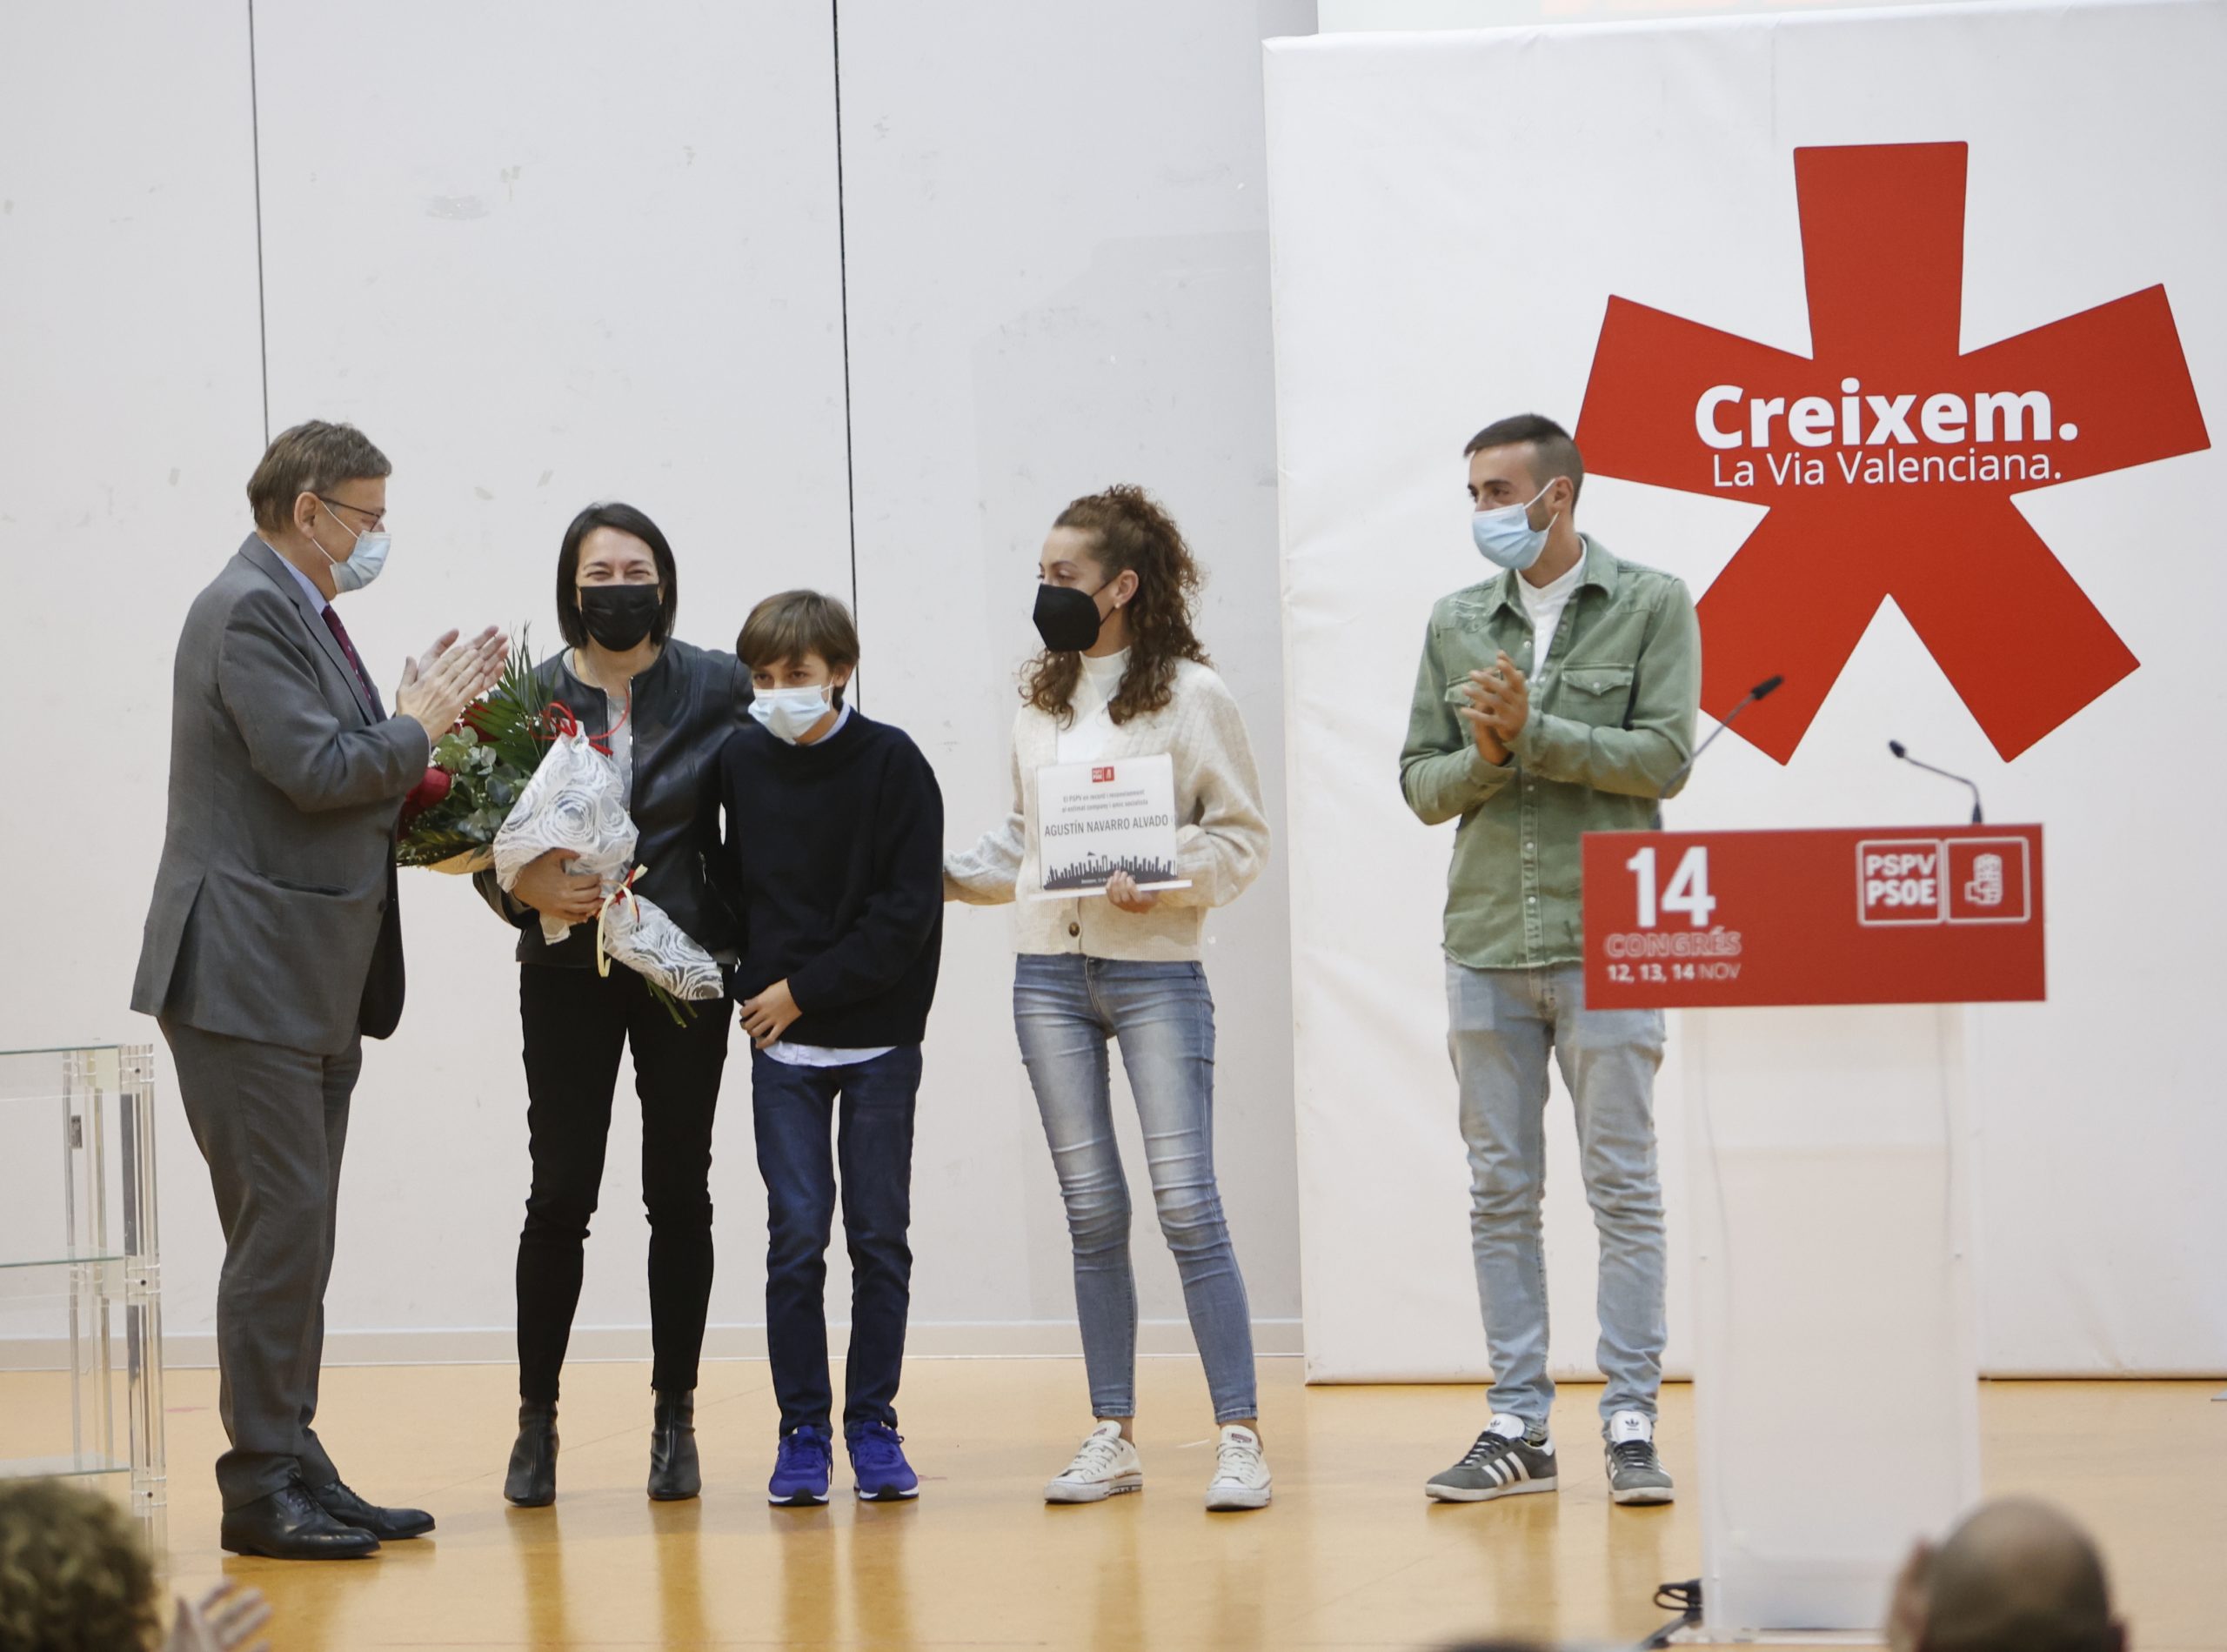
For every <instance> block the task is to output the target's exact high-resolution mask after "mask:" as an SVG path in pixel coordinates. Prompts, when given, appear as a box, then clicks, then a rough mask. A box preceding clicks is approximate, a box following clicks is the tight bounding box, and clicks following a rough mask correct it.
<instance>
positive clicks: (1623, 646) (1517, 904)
mask: <svg viewBox="0 0 2227 1652" xmlns="http://www.w3.org/2000/svg"><path fill="white" fill-rule="evenodd" d="M1584 543H1585V574H1584V578H1583V579H1582V581H1581V582H1580V584H1579V585H1578V588H1577V589H1576V590H1575V592H1571V593H1570V599H1569V605H1568V607H1566V608H1564V609H1563V610H1562V624H1561V629H1560V630H1559V631H1557V632H1555V642H1554V647H1553V649H1552V651H1551V652H1549V654H1548V668H1549V669H1548V674H1547V681H1546V685H1545V686H1544V688H1543V689H1542V687H1541V686H1540V685H1539V684H1538V683H1537V682H1536V681H1534V682H1533V683H1532V685H1531V715H1530V720H1529V721H1528V722H1527V723H1525V724H1524V726H1523V730H1522V732H1521V733H1520V734H1518V735H1517V736H1516V738H1515V743H1514V745H1513V746H1512V747H1511V749H1510V752H1509V758H1508V762H1506V763H1505V764H1499V765H1495V764H1491V763H1488V762H1486V761H1485V759H1484V757H1483V755H1482V754H1481V753H1480V752H1478V750H1477V747H1476V745H1475V742H1474V741H1473V740H1471V739H1470V738H1469V732H1468V725H1467V724H1466V723H1464V722H1463V721H1462V720H1461V719H1460V718H1459V717H1458V716H1456V715H1455V707H1454V704H1453V703H1452V695H1451V692H1450V691H1452V690H1453V689H1454V687H1455V685H1457V684H1460V683H1462V682H1465V681H1466V680H1468V674H1469V673H1470V672H1473V671H1481V670H1483V669H1485V668H1486V667H1487V666H1489V665H1491V664H1492V663H1493V659H1494V656H1495V654H1497V653H1499V652H1501V651H1505V652H1507V654H1508V658H1509V659H1513V660H1514V661H1515V663H1516V665H1518V666H1519V667H1521V669H1522V670H1523V671H1524V672H1526V673H1527V674H1529V673H1530V672H1531V660H1532V652H1531V647H1532V639H1531V617H1530V615H1529V614H1528V612H1526V611H1525V609H1524V606H1523V599H1522V598H1521V595H1519V594H1518V592H1517V591H1516V587H1515V582H1516V581H1517V580H1518V579H1521V577H1522V576H1521V575H1520V574H1516V573H1504V574H1501V575H1500V576H1499V577H1497V578H1495V579H1488V580H1487V581H1486V582H1485V583H1484V584H1482V585H1472V586H1470V587H1469V588H1468V590H1467V591H1457V592H1455V593H1454V594H1453V595H1452V596H1450V597H1446V598H1443V599H1441V600H1440V602H1439V604H1438V605H1437V606H1436V607H1435V608H1434V609H1433V610H1432V611H1431V616H1430V632H1429V634H1428V636H1427V637H1426V638H1425V639H1423V659H1422V667H1421V670H1420V671H1419V672H1417V673H1416V675H1415V699H1414V708H1413V709H1412V710H1411V711H1410V712H1408V744H1407V747H1406V749H1405V750H1404V751H1402V752H1401V753H1400V789H1401V792H1402V793H1405V794H1406V796H1407V799H1408V807H1409V808H1411V809H1413V810H1414V812H1415V815H1416V817H1417V818H1418V819H1421V821H1422V822H1423V824H1424V825H1426V826H1436V825H1438V824H1439V823H1440V822H1441V821H1442V820H1451V819H1456V818H1457V817H1458V818H1459V819H1460V820H1461V825H1460V826H1458V827H1456V828H1455V837H1454V864H1453V867H1452V870H1451V871H1450V873H1448V879H1447V892H1446V955H1447V956H1448V958H1451V959H1453V960H1455V962H1457V963H1461V964H1466V965H1468V966H1470V967H1471V968H1473V969H1525V968H1531V967H1535V966H1542V965H1547V964H1561V963H1569V962H1572V961H1574V960H1576V959H1577V958H1579V957H1580V956H1581V955H1582V933H1583V926H1582V906H1581V905H1580V891H1579V866H1580V861H1579V848H1578V844H1579V839H1582V837H1583V836H1584V835H1585V833H1588V832H1631V831H1644V830H1647V829H1648V828H1649V827H1652V826H1656V825H1657V824H1659V822H1660V819H1661V810H1660V805H1659V799H1661V798H1662V796H1664V795H1665V793H1664V792H1663V789H1662V788H1663V786H1664V785H1665V784H1666V783H1667V782H1668V781H1669V779H1670V778H1671V776H1672V775H1674V774H1675V773H1676V772H1677V771H1678V768H1679V766H1680V765H1682V764H1683V763H1684V762H1685V760H1686V759H1687V757H1688V755H1689V753H1690V752H1692V751H1693V747H1694V719H1695V714H1696V712H1697V711H1698V709H1699V700H1700V698H1701V679H1702V641H1701V628H1700V626H1699V625H1697V624H1696V623H1695V619H1694V604H1693V599H1692V598H1691V597H1689V596H1688V595H1687V594H1686V587H1685V585H1684V583H1683V582H1682V581H1681V580H1679V579H1674V578H1672V577H1671V576H1670V575H1669V574H1667V573H1661V572H1656V571H1655V569H1653V568H1645V567H1642V566H1641V565H1639V564H1637V563H1635V562H1622V561H1619V560H1618V559H1617V558H1615V557H1613V556H1610V555H1609V554H1608V547H1607V546H1606V545H1602V543H1601V542H1600V541H1599V540H1597V539H1595V538H1590V537H1589V536H1588V537H1586V538H1585V540H1584Z"/></svg>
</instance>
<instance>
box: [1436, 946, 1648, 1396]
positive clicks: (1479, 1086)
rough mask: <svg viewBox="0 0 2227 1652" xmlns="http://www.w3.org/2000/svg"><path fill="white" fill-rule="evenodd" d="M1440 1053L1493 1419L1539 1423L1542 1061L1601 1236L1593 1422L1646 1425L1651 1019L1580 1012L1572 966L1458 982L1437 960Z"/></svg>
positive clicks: (1543, 1268)
mask: <svg viewBox="0 0 2227 1652" xmlns="http://www.w3.org/2000/svg"><path fill="white" fill-rule="evenodd" d="M1446 996H1447V1007H1448V1019H1449V1020H1450V1022H1451V1031H1450V1033H1449V1034H1448V1047H1449V1049H1450V1050H1451V1052H1452V1053H1453V1057H1454V1072H1455V1076H1456V1077H1457V1078H1458V1079H1459V1080H1461V1134H1462V1137H1463V1139H1464V1140H1467V1141H1468V1145H1469V1174H1470V1195H1469V1196H1470V1215H1469V1228H1470V1246H1471V1249H1472V1250H1473V1252H1474V1253H1475V1259H1476V1264H1477V1295H1478V1298H1479V1300H1480V1301H1481V1303H1482V1305H1483V1308H1484V1316H1485V1342H1486V1345H1487V1347H1488V1349H1489V1350H1490V1352H1491V1354H1492V1361H1493V1379H1494V1380H1493V1389H1492V1408H1493V1409H1494V1410H1495V1412H1505V1413H1508V1415H1512V1416H1518V1417H1521V1418H1522V1419H1524V1421H1527V1422H1537V1423H1544V1422H1545V1421H1547V1415H1548V1410H1549V1409H1550V1408H1552V1407H1553V1405H1554V1401H1555V1385H1554V1382H1553V1381H1552V1380H1551V1379H1550V1378H1549V1377H1548V1375H1547V1258H1546V1249H1545V1246H1544V1244H1543V1242H1542V1237H1541V1230H1540V1221H1539V1212H1540V1201H1541V1198H1542V1194H1544V1193H1545V1191H1546V1182H1547V1119H1546V1115H1547V1060H1548V1054H1549V1053H1552V1055H1553V1056H1554V1058H1555V1060H1557V1061H1558V1062H1559V1063H1560V1064H1561V1066H1562V1081H1563V1082H1564V1083H1566V1084H1567V1085H1568V1087H1569V1091H1570V1095H1571V1097H1572V1098H1573V1100H1575V1104H1576V1112H1577V1142H1578V1154H1579V1164H1580V1166H1581V1167H1582V1173H1583V1174H1584V1177H1585V1195H1586V1198H1587V1199H1588V1201H1590V1202H1591V1204H1592V1206H1593V1221H1594V1226H1595V1227H1596V1228H1597V1229H1598V1230H1599V1231H1600V1235H1601V1285H1600V1304H1599V1309H1600V1318H1601V1344H1600V1349H1599V1354H1598V1357H1599V1360H1600V1364H1601V1370H1602V1374H1603V1375H1604V1376H1606V1377H1607V1378H1608V1390H1607V1392H1606V1393H1604V1394H1603V1395H1602V1397H1601V1415H1602V1416H1603V1417H1608V1416H1612V1415H1615V1413H1616V1412H1619V1411H1639V1412H1643V1413H1645V1414H1646V1415H1648V1416H1649V1417H1652V1416H1653V1415H1655V1390H1656V1388H1658V1387H1659V1386H1660V1384H1661V1382H1662V1343H1663V1340H1664V1337H1665V1335H1666V1334H1667V1332H1666V1328H1665V1326H1664V1323H1663V1309H1662V1281H1663V1272H1664V1267H1663V1246H1662V1181H1661V1178H1660V1176H1659V1175H1658V1174H1657V1172H1656V1169H1655V1069H1656V1068H1657V1067H1661V1066H1662V1011H1660V1010H1588V1008H1586V1007H1585V974H1584V970H1583V968H1582V966H1580V965H1577V964H1556V965H1553V966H1548V967H1547V968H1542V969H1470V968H1468V967H1467V966H1464V965H1461V964H1457V963H1455V962H1453V961H1452V960H1448V963H1447V966H1446Z"/></svg>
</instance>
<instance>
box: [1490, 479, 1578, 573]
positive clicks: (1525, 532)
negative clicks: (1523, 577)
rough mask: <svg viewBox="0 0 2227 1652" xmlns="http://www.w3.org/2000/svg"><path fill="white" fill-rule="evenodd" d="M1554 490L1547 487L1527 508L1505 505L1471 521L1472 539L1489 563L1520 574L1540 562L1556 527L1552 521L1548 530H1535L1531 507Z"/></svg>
mask: <svg viewBox="0 0 2227 1652" xmlns="http://www.w3.org/2000/svg"><path fill="white" fill-rule="evenodd" d="M1552 486H1554V484H1553V483H1552V482H1549V483H1548V484H1547V487H1542V488H1541V489H1540V490H1539V491H1538V492H1536V493H1535V494H1534V495H1532V497H1531V499H1530V501H1529V503H1528V504H1524V505H1501V506H1500V507H1499V508H1498V509H1497V510H1492V511H1479V512H1476V513H1475V515H1473V516H1472V517H1470V518H1469V534H1470V537H1471V538H1474V539H1475V540H1476V542H1477V549H1478V550H1480V551H1481V552H1484V557H1485V560H1486V561H1488V562H1489V563H1492V564H1493V565H1495V566H1496V567H1501V568H1513V569H1515V570H1516V571H1517V572H1521V571H1522V570H1524V569H1525V568H1528V567H1529V566H1530V565H1532V564H1533V563H1535V562H1536V561H1537V560H1538V559H1539V554H1540V552H1542V551H1544V550H1545V549H1546V548H1547V535H1548V533H1549V532H1552V530H1553V528H1554V525H1555V523H1554V518H1552V517H1549V518H1548V519H1547V525H1546V526H1545V527H1543V528H1535V527H1533V526H1532V525H1531V506H1532V505H1536V504H1538V502H1539V501H1540V500H1541V499H1543V498H1546V497H1547V488H1548V487H1552ZM1556 514H1557V515H1559V514H1560V512H1556Z"/></svg>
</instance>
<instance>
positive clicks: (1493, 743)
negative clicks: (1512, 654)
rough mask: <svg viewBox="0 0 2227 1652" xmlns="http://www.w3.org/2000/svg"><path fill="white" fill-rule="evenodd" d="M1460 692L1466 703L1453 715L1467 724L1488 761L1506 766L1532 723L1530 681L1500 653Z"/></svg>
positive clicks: (1474, 675) (1477, 672) (1470, 675)
mask: <svg viewBox="0 0 2227 1652" xmlns="http://www.w3.org/2000/svg"><path fill="white" fill-rule="evenodd" d="M1461 692H1462V693H1463V695H1464V696H1465V697H1466V698H1467V699H1468V702H1469V703H1468V706H1466V707H1457V708H1456V715H1458V716H1459V717H1460V718H1461V720H1462V721H1463V722H1465V723H1467V724H1468V726H1469V731H1470V733H1471V734H1472V736H1473V737H1474V738H1475V739H1476V742H1477V748H1478V750H1480V751H1481V752H1484V754H1485V758H1486V760H1487V761H1488V762H1493V763H1505V762H1506V761H1508V750H1509V748H1510V747H1512V746H1514V745H1515V738H1516V736H1517V735H1519V734H1521V733H1522V732H1523V726H1524V725H1525V724H1526V723H1528V722H1529V721H1530V720H1531V684H1530V681H1529V679H1527V678H1526V677H1525V676H1524V675H1523V672H1521V670H1520V669H1518V668H1517V666H1516V664H1515V661H1514V660H1512V659H1509V658H1508V656H1507V654H1506V653H1502V654H1501V655H1500V656H1499V657H1498V658H1497V659H1495V660H1494V662H1493V665H1492V666H1491V668H1490V669H1489V670H1487V671H1473V672H1470V673H1469V679H1468V682H1466V683H1464V684H1463V685H1462V689H1461Z"/></svg>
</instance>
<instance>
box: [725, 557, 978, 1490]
mask: <svg viewBox="0 0 2227 1652" xmlns="http://www.w3.org/2000/svg"><path fill="white" fill-rule="evenodd" d="M735 652H737V653H738V654H739V655H740V656H741V657H742V661H743V664H744V665H746V666H747V667H748V668H749V671H750V673H751V682H752V686H753V688H754V690H755V692H756V698H755V699H753V700H752V703H751V707H750V711H751V715H752V718H753V719H755V721H756V724H757V726H755V727H746V728H742V729H739V730H737V731H736V732H734V733H733V734H732V735H730V736H729V737H728V739H727V743H726V749H725V750H724V751H723V752H721V753H720V757H719V786H720V792H721V797H722V801H723V802H724V803H725V805H726V823H727V824H726V843H727V848H726V858H727V865H726V874H727V879H728V880H729V883H730V887H731V888H732V892H733V893H734V895H735V898H736V900H737V904H738V906H739V909H740V916H741V919H742V926H743V933H744V941H743V953H742V961H741V963H740V965H739V966H738V967H737V969H736V971H735V974H734V990H735V996H736V997H737V998H739V999H740V1000H742V1013H741V1019H742V1028H743V1031H745V1032H746V1033H749V1034H750V1037H751V1041H752V1044H753V1045H754V1046H755V1049H754V1051H753V1053H752V1060H751V1089H752V1114H753V1115H754V1118H755V1120H756V1126H757V1135H758V1168H759V1173H760V1174H762V1175H763V1176H764V1177H765V1179H766V1227H767V1245H766V1342H767V1345H768V1351H769V1352H770V1353H771V1354H772V1365H773V1389H774V1393H775V1395H777V1396H778V1397H779V1401H780V1405H781V1441H780V1448H779V1455H778V1457H777V1459H776V1461H775V1464H774V1468H773V1477H772V1482H771V1483H770V1485H769V1486H768V1487H767V1495H768V1497H769V1498H770V1500H771V1501H772V1502H776V1503H781V1504H786V1505H791V1506H794V1507H806V1506H810V1505H813V1504H818V1503H824V1502H826V1501H827V1488H828V1482H829V1480H830V1478H831V1477H832V1475H833V1461H834V1448H833V1432H832V1428H831V1426H830V1412H831V1409H832V1408H833V1402H834V1401H833V1395H832V1393H831V1392H830V1390H829V1383H828V1378H827V1318H826V1307H825V1304H824V1301H823V1300H822V1299H823V1294H824V1291H825V1288H826V1280H827V1264H826V1254H827V1243H828V1239H829V1235H830V1233H831V1230H832V1227H833V1221H834V1214H835V1187H836V1170H837V1166H838V1163H839V1164H840V1167H841V1172H842V1189H843V1230H844V1234H845V1236H846V1240H847V1241H848V1247H849V1250H850V1255H851V1352H850V1359H849V1362H848V1365H847V1367H846V1371H845V1388H846V1394H845V1396H844V1407H843V1434H844V1439H845V1442H846V1445H847V1446H848V1447H849V1450H850V1458H851V1468H852V1473H853V1479H854V1480H855V1481H856V1483H857V1487H858V1495H859V1496H860V1497H861V1498H866V1499H868V1500H873V1501H883V1500H896V1499H901V1498H907V1497H913V1496H917V1495H919V1493H920V1481H919V1478H918V1477H917V1476H916V1475H914V1474H913V1469H912V1467H911V1465H910V1464H908V1463H907V1462H906V1461H905V1453H904V1451H903V1449H902V1448H901V1447H900V1446H899V1440H898V1435H897V1432H896V1422H897V1413H896V1410H895V1408H894V1406H893V1401H895V1400H896V1397H897V1383H898V1377H899V1371H900V1368H902V1366H903V1363H904V1358H905V1321H906V1311H907V1309H908V1308H909V1306H910V1303H911V1295H912V1273H913V1252H912V1248H911V1247H910V1245H909V1244H908V1243H907V1242H906V1228H907V1227H909V1226H910V1224H911V1221H912V1178H913V1101H914V1098H915V1097H916V1095H917V1094H918V1093H919V1090H920V1041H921V1039H922V1037H923V1035H924V1034H925V1033H926V1027H927V1019H928V1007H929V1005H930V1004H931V1003H932V1002H933V1000H934V998H935V990H936V968H937V965H938V963H939V961H940V958H941V955H942V949H943V796H942V793H940V792H939V791H938V790H937V788H936V778H935V774H934V772H933V770H931V769H930V768H929V766H928V762H927V759H926V758H925V757H923V756H921V755H920V748H919V747H918V746H914V745H913V742H912V740H911V739H908V738H907V737H906V734H905V733H904V732H903V731H901V730H899V729H895V728H892V727H890V726H888V725H886V724H883V723H874V722H870V721H868V720H867V719H866V717H865V716H863V715H862V714H860V713H859V712H857V711H856V710H854V709H853V708H852V707H851V706H846V705H845V704H844V703H843V690H844V688H845V686H846V685H847V684H848V683H849V682H850V680H851V673H852V672H853V671H854V670H856V669H857V666H858V663H859V637H858V631H857V628H856V627H855V626H854V625H853V623H852V620H851V615H850V611H849V610H848V609H846V607H844V605H842V604H841V603H840V602H839V601H837V600H836V599H834V598H833V597H827V596H822V595H821V594H820V593H819V592H813V591H791V592H784V593H783V594H782V595H780V596H778V597H769V598H767V599H766V600H765V601H764V602H761V603H759V605H758V606H757V607H756V608H755V609H754V610H752V612H751V616H750V619H749V621H748V622H747V623H746V625H744V626H743V628H742V635H741V637H740V638H739V639H737V641H736V644H735ZM831 1133H832V1134H833V1146H832V1147H831V1144H830V1136H831Z"/></svg>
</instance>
